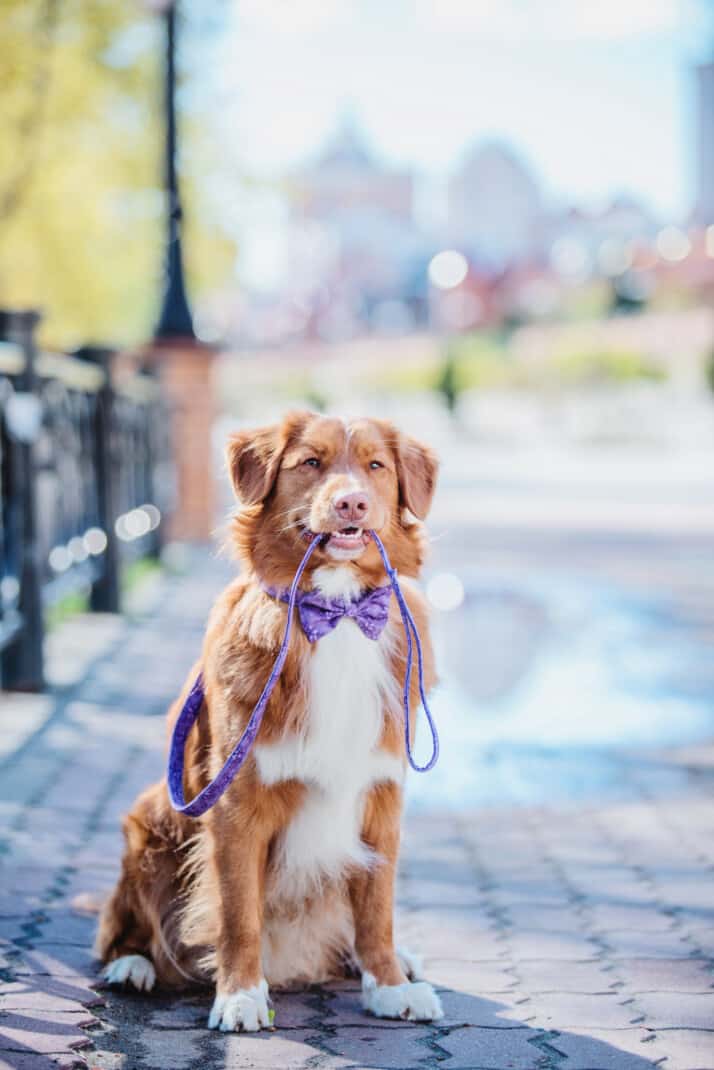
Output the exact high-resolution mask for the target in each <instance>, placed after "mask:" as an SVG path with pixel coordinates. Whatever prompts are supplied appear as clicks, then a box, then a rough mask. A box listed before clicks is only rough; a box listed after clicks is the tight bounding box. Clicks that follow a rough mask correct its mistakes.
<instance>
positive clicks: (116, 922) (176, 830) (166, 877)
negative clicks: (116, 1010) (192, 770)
mask: <svg viewBox="0 0 714 1070" xmlns="http://www.w3.org/2000/svg"><path fill="white" fill-rule="evenodd" d="M167 808H168V800H167V799H166V790H165V787H164V786H163V785H162V784H158V785H155V786H154V787H153V788H150V789H149V790H148V791H147V792H144V794H143V795H141V796H140V797H139V799H138V800H137V802H136V804H135V806H134V809H133V810H132V812H131V813H130V814H129V815H128V817H127V818H126V819H125V821H124V838H125V841H126V847H125V851H124V856H123V858H122V871H121V875H120V877H119V881H118V883H117V885H116V887H115V888H114V891H113V892H112V894H111V896H110V898H109V899H108V901H107V903H106V904H105V906H104V908H103V909H102V912H101V916H100V919H99V930H98V933H97V939H96V942H95V952H96V954H97V955H98V957H99V958H100V959H101V960H102V962H103V963H104V964H105V965H104V971H103V976H104V978H105V980H106V981H107V982H108V983H109V984H129V985H132V986H133V987H134V988H136V989H139V990H140V991H149V990H150V989H151V988H153V986H154V984H155V982H156V981H157V980H158V981H160V982H161V983H163V984H166V985H182V984H185V982H186V981H187V980H193V978H192V977H191V976H190V974H189V972H188V971H187V970H186V968H185V966H184V965H182V961H181V960H182V959H183V958H184V957H185V955H184V953H183V952H184V949H182V947H181V945H180V941H178V939H177V935H176V933H177V925H176V915H177V913H178V910H179V904H180V902H181V895H182V888H181V881H180V877H179V865H180V861H181V852H180V850H179V848H180V846H181V845H182V842H181V830H180V827H178V826H177V824H176V819H175V816H174V815H172V814H170V813H168V811H167Z"/></svg>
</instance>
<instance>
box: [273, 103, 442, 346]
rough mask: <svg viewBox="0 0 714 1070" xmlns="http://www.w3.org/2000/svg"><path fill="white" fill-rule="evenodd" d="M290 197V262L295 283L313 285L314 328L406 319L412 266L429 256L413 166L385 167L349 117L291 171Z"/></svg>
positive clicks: (339, 329)
mask: <svg viewBox="0 0 714 1070" xmlns="http://www.w3.org/2000/svg"><path fill="white" fill-rule="evenodd" d="M290 197H291V241H290V245H291V255H290V261H291V264H292V267H293V272H294V275H295V280H294V281H295V283H296V284H298V285H300V284H303V286H304V288H305V289H307V290H312V291H313V293H312V295H311V294H310V293H304V294H303V295H302V299H303V301H305V302H307V303H311V304H312V305H313V308H314V311H315V313H316V316H317V319H316V320H315V317H314V316H313V317H312V321H313V324H314V325H315V326H316V332H317V333H323V334H326V335H327V336H335V335H345V334H349V333H353V331H354V330H355V329H356V328H357V325H358V324H365V323H372V322H373V321H374V320H375V318H376V319H377V320H379V319H380V317H382V318H384V317H385V316H386V318H387V319H389V318H390V317H391V318H392V319H394V320H395V321H396V320H398V319H399V317H400V315H401V316H403V317H406V318H407V319H408V318H409V308H410V304H409V297H410V292H411V291H412V290H413V288H414V287H413V285H412V281H411V280H412V277H413V276H414V273H415V264H418V263H419V262H420V260H423V258H424V254H423V249H422V246H423V239H422V238H421V237H420V235H419V232H418V228H417V226H416V223H415V219H414V176H413V174H412V172H411V171H408V170H395V169H392V168H390V167H387V166H386V165H384V164H383V163H382V161H380V160H379V159H378V158H377V156H376V155H375V154H374V153H373V152H372V150H371V148H370V147H369V145H368V144H367V141H366V138H365V137H364V135H363V133H362V131H361V130H360V128H359V126H358V125H357V123H356V122H355V121H354V119H352V118H351V117H349V118H345V119H343V121H342V122H341V124H340V126H339V128H338V129H337V131H336V132H335V134H334V135H333V136H332V137H331V138H330V140H329V141H328V143H327V145H326V146H325V147H324V149H323V150H322V152H320V154H319V155H318V156H317V157H316V158H315V159H314V160H313V161H311V162H310V164H309V165H308V166H306V167H305V168H303V169H302V170H301V171H300V172H299V173H297V174H296V175H294V176H293V178H292V181H291V184H290ZM396 302H400V303H401V306H402V307H401V311H400V310H399V309H397V307H396V305H395V303H396ZM320 305H324V311H323V312H321V311H320V307H319V306H320ZM404 325H405V326H406V325H407V324H406V323H405V324H404Z"/></svg>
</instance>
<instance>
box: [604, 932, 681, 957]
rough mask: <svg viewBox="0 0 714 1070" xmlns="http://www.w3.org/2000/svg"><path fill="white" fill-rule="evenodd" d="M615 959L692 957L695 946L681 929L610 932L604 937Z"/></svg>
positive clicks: (611, 955) (609, 951)
mask: <svg viewBox="0 0 714 1070" xmlns="http://www.w3.org/2000/svg"><path fill="white" fill-rule="evenodd" d="M603 941H604V943H605V944H606V945H607V948H608V956H609V957H610V958H613V959H618V958H627V959H648V958H663V959H677V958H683V959H684V958H692V957H694V955H693V952H694V946H693V945H692V944H691V943H689V942H688V941H687V940H686V939H685V937H684V936H683V935H682V933H681V932H680V931H679V930H676V931H675V930H671V931H668V932H650V933H642V932H625V931H621V932H609V933H607V935H606V936H605V937H603Z"/></svg>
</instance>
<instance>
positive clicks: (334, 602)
mask: <svg viewBox="0 0 714 1070" xmlns="http://www.w3.org/2000/svg"><path fill="white" fill-rule="evenodd" d="M263 590H264V591H265V593H266V594H269V595H271V597H273V598H279V599H280V601H281V602H287V601H289V598H290V594H289V592H288V591H285V590H278V589H276V588H275V587H263ZM391 595H392V588H391V586H387V587H375V589H374V590H373V591H367V592H366V593H365V594H363V595H362V596H361V598H356V599H355V600H354V601H346V600H345V599H344V598H325V596H324V595H321V594H319V593H318V592H317V591H298V593H297V598H296V603H297V608H298V615H299V617H300V623H301V625H302V630H303V631H304V632H305V635H306V636H307V637H308V639H309V640H310V642H311V643H315V642H317V640H318V639H322V637H323V635H327V633H328V632H331V631H332V629H333V628H336V627H337V625H338V624H339V622H340V621H341V620H342V618H343V617H349V618H350V619H351V620H353V621H355V623H356V624H358V625H359V627H360V628H361V630H362V631H363V632H364V634H365V635H366V636H367V638H368V639H379V637H380V635H381V634H382V632H383V631H384V626H385V624H386V623H387V618H388V616H389V599H390V598H391Z"/></svg>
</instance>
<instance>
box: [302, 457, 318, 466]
mask: <svg viewBox="0 0 714 1070" xmlns="http://www.w3.org/2000/svg"><path fill="white" fill-rule="evenodd" d="M302 463H303V464H306V465H307V467H308V468H319V467H320V459H319V457H308V459H307V460H306V461H303V462H302Z"/></svg>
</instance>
